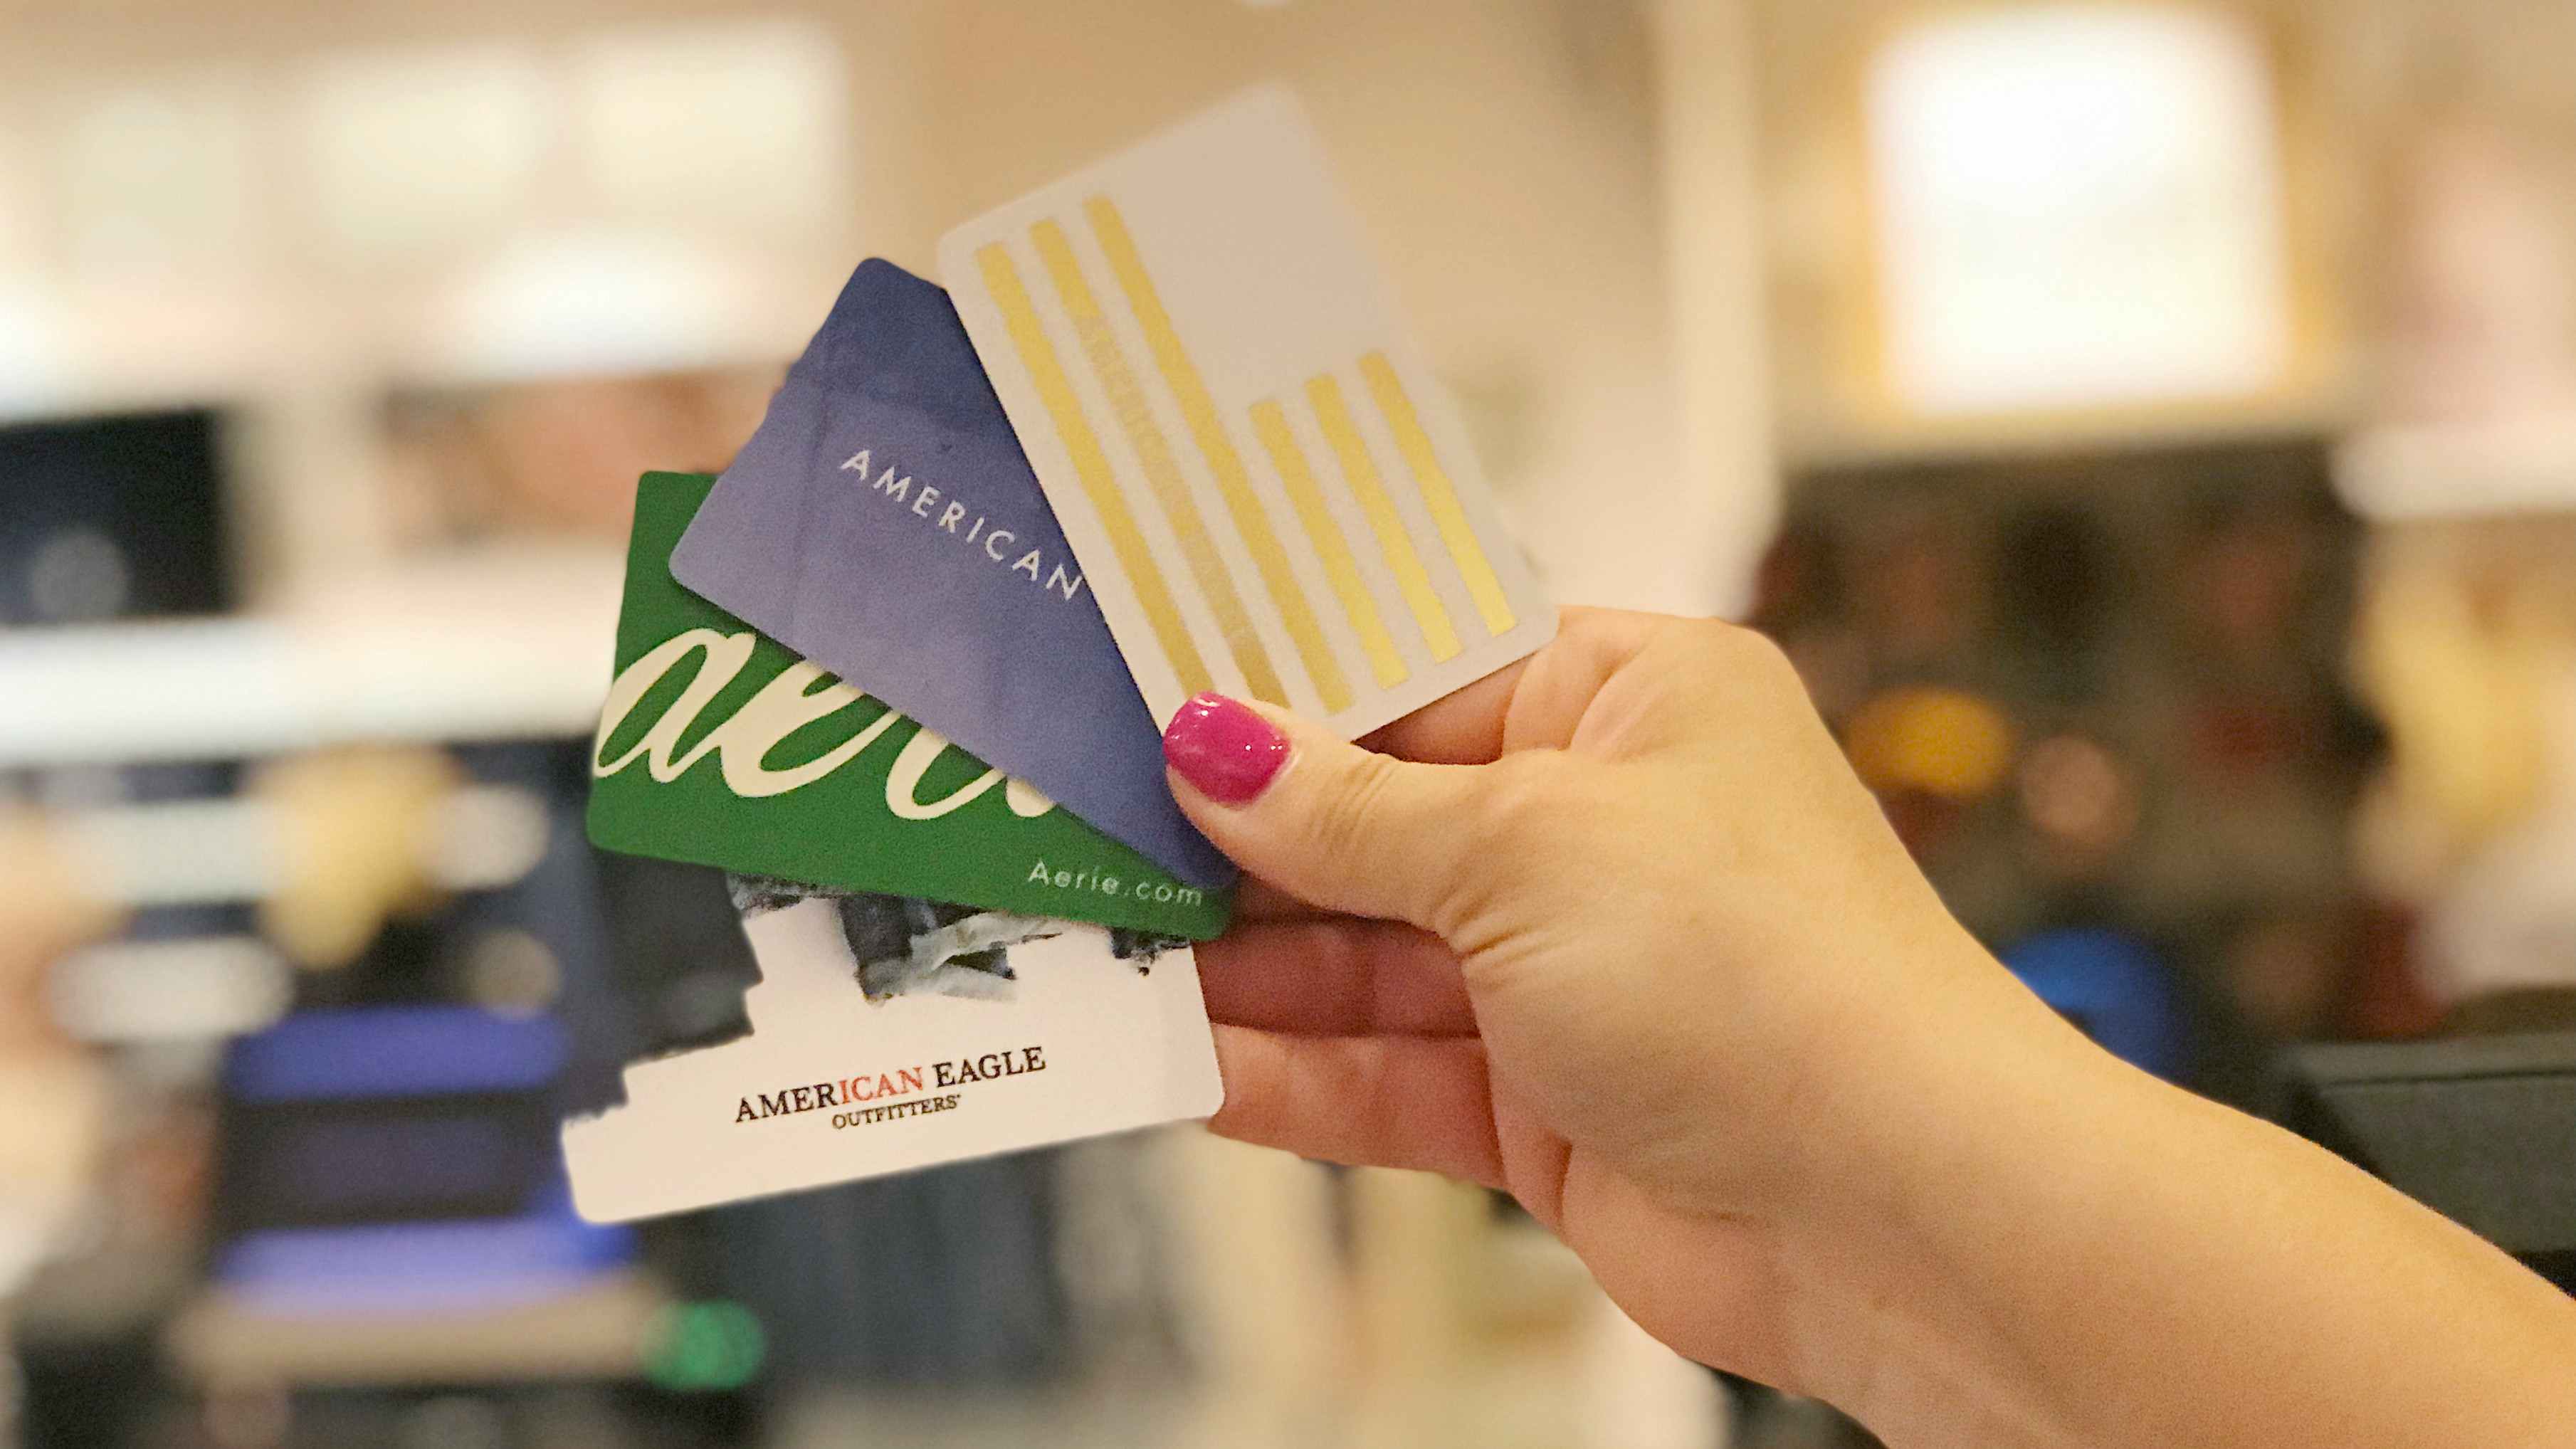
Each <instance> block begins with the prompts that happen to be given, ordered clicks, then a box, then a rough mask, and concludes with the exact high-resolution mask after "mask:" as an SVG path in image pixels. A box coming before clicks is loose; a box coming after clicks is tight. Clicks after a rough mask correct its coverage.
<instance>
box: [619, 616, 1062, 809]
mask: <svg viewBox="0 0 2576 1449" xmlns="http://www.w3.org/2000/svg"><path fill="white" fill-rule="evenodd" d="M757 642H758V641H757V639H756V637H755V636H754V635H753V634H752V633H750V632H749V631H748V630H746V631H744V632H742V633H739V634H727V633H724V632H723V631H721V630H717V629H691V630H688V631H687V632H685V633H680V634H675V635H673V636H671V637H670V638H668V639H665V640H663V641H662V642H661V643H660V644H659V645H656V646H655V647H654V648H652V649H651V650H648V651H647V652H646V653H645V654H644V656H643V657H642V658H640V659H637V660H636V661H635V662H634V663H632V664H629V665H627V666H626V668H625V669H624V670H622V671H620V672H619V674H618V676H617V682H616V683H614V684H612V685H610V686H609V688H608V702H607V704H606V705H605V706H603V707H602V708H601V710H600V712H599V738H598V740H597V741H596V742H594V743H593V745H592V746H591V763H590V772H591V774H592V775H593V776H594V777H595V778H598V779H603V780H604V779H606V778H608V777H609V776H611V775H614V774H616V773H617V772H619V771H620V770H624V769H626V768H627V767H628V766H630V765H633V764H634V763H635V762H636V761H637V760H639V759H640V760H642V761H644V768H645V769H646V771H647V772H649V773H650V774H651V775H652V777H653V778H654V779H655V780H656V781H658V782H660V783H662V784H665V785H667V784H669V783H671V782H672V781H673V780H676V779H678V778H680V777H681V776H682V775H685V774H687V773H688V772H689V769H690V767H691V766H694V765H696V764H697V763H698V762H699V761H701V760H703V759H705V758H706V757H707V756H709V755H713V756H715V757H716V764H717V768H718V769H720V770H721V771H722V772H723V774H724V782H725V788H726V789H728V790H731V791H732V792H733V793H734V794H736V795H738V796H741V797H742V798H743V799H746V800H759V799H765V798H767V797H769V796H772V795H784V794H786V793H787V792H788V791H790V790H797V789H802V788H804V787H805V786H807V785H810V784H812V783H814V782H815V781H817V780H820V779H822V778H823V777H824V776H826V775H829V774H831V773H832V772H833V771H835V770H837V769H839V768H841V767H842V766H843V765H846V764H848V763H849V762H850V761H852V760H854V759H857V758H858V757H859V755H860V754H861V753H863V752H864V751H865V750H866V749H867V748H868V746H870V745H872V744H875V743H876V742H877V740H878V738H879V737H880V736H882V735H884V734H885V732H886V731H888V730H890V729H892V728H894V727H895V725H896V723H897V722H899V721H900V720H902V719H903V716H902V715H900V714H897V713H895V712H894V711H893V710H891V709H889V710H887V711H886V712H884V713H883V714H880V715H878V716H877V717H876V718H875V719H872V720H870V721H868V723H867V725H866V727H865V728H862V729H861V730H859V731H858V732H857V733H856V734H853V735H851V736H850V737H849V738H848V739H846V740H843V741H842V742H841V743H840V744H838V745H835V746H833V747H832V748H831V749H829V750H826V751H824V752H823V753H822V754H820V755H817V756H816V757H814V758H813V759H811V760H808V761H806V762H805V763H803V764H801V765H794V766H790V767H788V768H786V769H779V770H774V769H771V768H770V767H769V755H770V752H771V751H773V750H775V749H777V748H778V744H779V741H781V740H784V739H786V738H787V737H788V736H789V735H792V734H794V733H796V732H797V731H798V730H800V729H803V728H804V727H805V726H807V725H809V724H812V723H814V722H815V721H816V720H819V719H823V718H825V717H826V716H829V715H831V714H833V713H835V712H836V711H839V710H843V709H846V708H848V707H849V706H851V705H853V704H856V703H858V702H859V701H860V700H862V699H865V698H867V696H866V695H864V694H861V693H860V692H859V691H857V690H855V689H853V688H851V687H850V686H848V685H846V684H843V683H841V682H840V681H838V680H835V679H831V677H830V676H828V675H826V674H825V673H824V672H823V671H822V670H820V669H818V668H816V667H815V666H814V665H812V664H809V663H807V662H805V661H804V660H801V659H800V660H798V661H796V662H795V663H793V664H790V665H788V666H787V667H786V668H785V669H782V670H780V671H779V672H778V677H777V678H775V679H772V680H770V681H769V682H768V683H767V684H765V685H762V686H761V688H760V692H759V693H757V694H755V695H753V696H752V697H751V698H750V699H748V700H746V701H744V702H743V706H742V708H740V709H738V710H735V711H734V712H733V716H732V718H730V719H727V720H725V721H723V722H722V723H720V724H718V725H717V726H716V727H715V728H713V729H711V730H709V731H707V733H706V735H705V736H704V737H703V738H701V739H699V740H698V742H697V743H696V744H693V745H691V746H689V748H688V750H687V751H686V752H685V753H682V752H681V751H680V740H681V739H682V738H683V737H684V736H686V735H687V734H688V733H689V730H690V728H691V726H693V725H695V724H696V723H697V719H698V715H699V714H700V713H701V712H703V711H704V710H705V709H706V707H707V703H708V701H710V700H712V699H714V698H715V697H716V696H717V695H719V694H721V693H723V692H724V688H725V686H726V685H728V684H731V683H732V682H733V680H734V677H735V676H736V675H738V674H740V673H741V672H742V669H743V666H744V665H745V664H747V663H749V662H750V661H751V654H752V648H753V646H754V645H755V644H756V643H757ZM700 653H703V654H704V655H705V656H706V658H705V661H704V662H703V663H701V664H700V665H699V666H698V672H697V675H696V677H695V678H692V679H691V680H690V681H689V684H688V687H687V688H686V689H684V690H682V691H681V692H680V697H679V698H678V699H677V700H675V701H673V702H672V705H671V707H670V708H669V709H668V710H665V711H664V712H663V714H662V717H661V718H660V719H658V720H656V721H654V722H653V726H652V728H650V729H648V730H646V731H645V732H644V735H643V738H641V739H639V740H637V741H636V742H635V743H634V744H632V745H629V746H628V747H627V748H626V751H625V753H623V754H621V755H619V756H618V757H617V758H616V759H613V760H609V759H603V758H601V757H602V756H603V755H605V754H606V753H607V751H608V742H609V741H610V740H611V739H613V738H615V737H616V735H617V732H618V730H619V729H620V728H621V727H622V726H623V725H624V724H625V723H626V717H627V716H628V715H630V714H632V713H633V712H634V710H635V706H636V705H637V704H638V703H639V702H641V701H642V700H643V698H644V696H645V695H647V694H650V693H651V692H652V690H653V686H654V685H656V684H658V683H660V682H661V680H662V677H663V676H664V675H666V674H668V673H670V672H671V671H672V670H673V669H676V668H678V667H679V665H680V663H681V661H683V660H686V659H688V658H689V657H690V656H692V655H695V654H700ZM827 681H828V682H827ZM818 686H819V687H818ZM948 748H949V744H948V741H947V740H945V739H942V738H941V737H940V736H938V735H937V734H935V733H933V732H931V731H930V730H927V729H923V730H917V731H915V732H914V733H913V736H912V738H911V739H910V740H908V741H906V742H905V743H904V747H903V749H902V750H901V751H899V752H898V753H897V754H896V755H895V757H894V763H893V765H892V766H891V767H890V768H888V769H887V771H886V786H885V801H886V809H887V810H888V811H890V812H892V813H893V815H894V816H895V818H896V819H898V820H936V819H938V818H939V817H941V816H943V815H947V814H950V813H951V812H954V811H957V810H961V809H963V808H965V807H966V806H967V805H969V804H972V803H973V802H974V801H976V800H977V799H979V798H981V797H982V796H983V795H984V794H985V793H986V792H988V791H990V790H991V789H992V788H993V787H994V786H995V785H1001V786H1002V787H1003V789H1002V798H1003V799H1004V800H1005V801H1006V802H1007V803H1008V804H1009V805H1010V807H1011V813H1012V814H1014V815H1017V816H1019V817H1020V818H1022V819H1024V820H1034V819H1036V818H1037V817H1038V816H1041V815H1044V814H1046V813H1047V812H1048V811H1050V810H1053V809H1054V808H1055V802H1054V801H1052V800H1050V799H1048V798H1047V797H1046V796H1045V795H1043V794H1040V793H1039V792H1038V791H1037V790H1036V789H1035V788H1033V787H1031V786H1029V785H1028V784H1026V783H1024V782H1022V781H1019V780H1012V779H1009V778H1008V777H1006V776H1004V775H1003V773H1002V772H1001V771H999V770H986V771H985V772H984V773H983V774H981V775H978V776H976V777H975V779H974V780H972V781H970V782H969V783H967V784H965V785H963V786H960V787H959V788H958V789H956V790H954V791H952V792H950V793H949V794H946V795H943V796H941V797H940V798H938V799H936V800H928V801H925V800H923V799H921V798H920V789H921V781H922V777H923V776H925V775H927V774H929V773H930V767H931V766H932V765H933V764H934V763H936V762H937V761H938V759H939V756H940V755H941V753H943V752H944V751H946V750H947V749H948Z"/></svg>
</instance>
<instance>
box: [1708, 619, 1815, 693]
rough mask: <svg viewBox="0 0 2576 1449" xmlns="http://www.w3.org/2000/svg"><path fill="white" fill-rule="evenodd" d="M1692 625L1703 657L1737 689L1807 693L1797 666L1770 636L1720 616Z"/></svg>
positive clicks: (1719, 674) (1720, 675) (1721, 676)
mask: <svg viewBox="0 0 2576 1449" xmlns="http://www.w3.org/2000/svg"><path fill="white" fill-rule="evenodd" d="M1689 627H1690V628H1691V629H1693V630H1694V631H1695V632H1696V634H1697V636H1698V637H1697V638H1696V639H1695V640H1694V643H1695V644H1696V646H1697V649H1698V652H1699V654H1700V657H1701V658H1702V659H1704V660H1705V661H1706V662H1707V664H1708V666H1709V667H1710V668H1711V669H1712V670H1713V671H1714V672H1715V673H1716V674H1717V675H1718V676H1719V677H1720V678H1722V679H1724V680H1725V681H1726V682H1727V683H1728V684H1729V685H1731V686H1733V687H1734V688H1737V689H1747V688H1749V689H1753V690H1758V691H1761V692H1763V693H1767V694H1778V693H1795V694H1797V695H1799V696H1800V697H1803V696H1804V695H1805V693H1806V688H1805V686H1804V685H1803V684H1801V683H1800V682H1799V679H1798V667H1797V665H1796V664H1795V663H1793V662H1791V660H1790V658H1789V655H1788V651H1786V650H1784V649H1782V648H1781V647H1780V645H1779V643H1778V641H1776V640H1774V639H1773V638H1772V637H1771V636H1770V635H1768V634H1764V633H1761V632H1760V631H1758V630H1753V629H1747V628H1745V627H1744V626H1742V625H1740V624H1729V623H1726V622H1724V621H1722V620H1717V619H1702V620H1693V621H1691V623H1690V625H1689Z"/></svg>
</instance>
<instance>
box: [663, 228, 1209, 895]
mask: <svg viewBox="0 0 2576 1449" xmlns="http://www.w3.org/2000/svg"><path fill="white" fill-rule="evenodd" d="M671 573H672V576H673V577H675V578H677V579H678V580H679V581H680V582H681V583H682V584H683V585H685V586H687V587H688V588H690V589H693V590H695V591H696V592H698V593H699V594H702V595H704V596H705V597H707V598H708V599H710V600H712V601H713V602H715V603H716V604H717V605H719V606H721V607H722V608H724V609H725V610H726V611H727V612H729V613H731V614H734V615H736V616H737V617H739V618H741V619H743V620H745V621H746V622H748V623H750V624H751V625H752V626H753V627H755V628H757V629H759V630H761V631H762V632H763V633H765V634H768V635H769V636H770V637H771V638H774V639H776V640H777V641H778V642H780V643H782V644H784V645H786V646H787V647H788V648H790V649H793V650H795V651H796V652H797V653H799V654H802V655H804V656H805V657H806V658H808V659H811V660H813V661H814V662H815V663H816V664H819V665H821V666H822V667H823V668H825V669H828V670H831V671H832V672H833V673H835V674H838V675H840V676H841V677H843V678H844V679H847V680H848V681H849V682H850V683H851V684H853V685H855V686H857V687H858V688H860V689H864V690H866V691H867V692H868V693H869V694H872V695H874V696H876V697H877V698H879V699H882V700H884V701H885V702H886V703H888V704H890V705H892V706H893V707H894V708H896V709H898V710H901V711H903V712H904V713H905V714H908V715H910V716H912V717H913V718H914V719H917V720H919V721H921V723H922V725H923V726H924V727H926V728H928V729H932V730H936V731H938V732H939V733H940V734H942V735H944V736H946V737H947V738H948V739H949V740H951V741H953V742H954V743H956V744H957V745H958V746H959V747H961V748H963V749H965V750H966V751H967V752H968V753H970V754H974V755H978V756H980V757H982V758H983V759H984V760H985V761H986V762H987V763H989V764H992V765H994V766H997V767H999V768H1000V769H1001V770H1003V771H1004V772H1005V773H1007V774H1010V775H1014V776H1017V777H1019V778H1020V779H1022V780H1025V781H1027V782H1028V783H1029V784H1031V785H1034V786H1036V787H1037V788H1038V789H1040V790H1043V791H1045V792H1046V793H1048V794H1049V795H1051V796H1053V797H1054V798H1055V799H1056V800H1057V801H1058V802H1059V803H1061V804H1063V805H1064V806H1065V807H1066V808H1067V809H1069V810H1071V811H1072V812H1073V813H1074V814H1076V815H1079V816H1081V817H1082V818H1083V819H1085V820H1087V821H1089V822H1091V823H1092V824H1093V825H1095V826H1097V827H1099V828H1100V829H1101V830H1102V831H1103V832H1105V833H1107V834H1109V835H1111V836H1114V837H1116V838H1117V839H1119V840H1121V841H1123V842H1125V843H1126V844H1128V845H1130V846H1132V847H1134V848H1135V849H1136V850H1137V851H1138V852H1139V853H1141V854H1143V855H1144V856H1146V857H1147V858H1149V859H1151V860H1152V861H1153V862H1154V863H1155V864H1156V865H1159V866H1161V867H1163V868H1164V869H1165V870H1168V871H1170V872H1171V873H1172V874H1174V875H1176V876H1178V877H1180V878H1181V879H1182V880H1184V881H1187V882H1189V883H1191V884H1193V885H1199V886H1207V887H1219V886H1223V885H1226V884H1229V883H1231V882H1232V880H1233V879H1234V867H1233V866H1232V865H1231V864H1229V863H1228V862H1227V861H1226V859H1225V858H1224V857H1223V856H1222V855H1219V854H1218V853H1217V851H1216V849H1215V847H1213V846H1211V845H1209V844H1208V843H1207V840H1206V838H1205V837H1203V836H1201V835H1200V834H1199V833H1198V831H1197V830H1196V829H1194V828H1193V827H1192V826H1191V825H1190V823H1189V820H1188V819H1187V817H1185V816H1183V815H1182V814H1181V812H1180V807H1179V806H1177V805H1175V804H1173V803H1172V794H1171V790H1170V788H1169V787H1168V786H1167V785H1166V784H1165V783H1164V779H1163V751H1162V740H1161V735H1160V732H1159V731H1157V730H1156V729H1155V727H1154V721H1153V717H1152V716H1151V715H1149V714H1148V713H1146V710H1145V700H1144V697H1143V696H1142V695H1140V694H1138V693H1137V691H1136V684H1135V681H1134V680H1133V679H1132V678H1131V677H1130V676H1129V674H1128V672H1127V665H1126V663H1125V661H1124V660H1122V659H1121V658H1120V657H1119V653H1118V645H1117V642H1116V641H1115V640H1113V639H1112V638H1111V637H1110V634H1109V626H1108V624H1107V623H1106V622H1105V621H1104V620H1103V619H1102V618H1101V615H1100V608H1099V606H1098V605H1097V604H1096V603H1094V602H1093V600H1092V597H1091V590H1090V588H1089V586H1088V585H1087V584H1085V582H1084V581H1083V577H1082V566H1081V565H1080V564H1079V563H1077V562H1076V561H1075V559H1074V556H1073V550H1072V549H1071V548H1070V547H1069V546H1067V545H1066V543H1065V540H1064V531H1063V530H1062V529H1060V528H1058V527H1057V526H1056V521H1055V515H1054V513H1052V512H1051V511H1049V509H1048V507H1047V502H1046V495H1045V494H1044V493H1043V492H1042V491H1041V490H1040V489H1039V487H1038V480H1037V475H1036V474H1035V473H1033V472H1031V471H1030V469H1029V464H1028V460H1027V458H1025V457H1024V456H1022V454H1021V452H1020V444H1019V439H1018V438H1017V437H1016V436H1015V435H1014V434H1013V433H1012V431H1011V423H1010V419H1009V418H1008V417H1006V416H1005V415H1004V414H1003V412H1002V404H1001V402H1000V400H999V399H997V398H996V397H995V396H994V395H993V388H992V385H991V384H990V383H988V382H987V381H985V378H984V368H983V364H982V363H980V362H978V361H977V360H976V357H975V348H974V346H973V344H972V343H970V342H968V341H967V340H966V330H965V328H964V327H963V326H962V325H960V324H959V322H958V320H957V312H956V309H955V308H953V307H951V306H950V305H949V302H948V294H947V293H946V292H943V291H941V290H940V289H939V288H938V287H936V286H934V285H932V284H931V283H929V282H925V281H923V280H922V279H920V278H919V277H916V276H913V275H912V274H911V273H909V272H906V271H904V270H903V269H902V268H900V267H897V266H895V265H894V264H892V263H890V262H884V261H876V260H870V261H866V262H862V263H860V264H859V269H858V271H857V272H856V273H854V274H853V275H852V276H851V278H850V281H849V285H848V286H846V287H844V288H842V290H841V296H840V300H839V301H838V302H836V303H834V304H833V306H832V315H831V316H830V317H829V318H827V319H825V321H824V323H823V330H822V331H820V332H818V333H816V334H815V336H814V340H813V342H812V343H810V344H808V345H807V347H806V349H805V355H804V356H803V357H801V358H799V359H797V362H796V365H795V366H794V367H792V368H790V369H789V371H788V374H787V382H786V384H785V385H784V386H783V387H781V388H780V389H779V392H778V395H777V397H775V398H774V399H772V400H771V402H770V404H769V415H768V417H767V418H766V419H764V420H763V421H762V422H761V425H760V430H759V431H758V432H756V433H754V434H753V435H752V438H751V441H750V443H749V444H747V445H746V446H745V447H744V448H743V450H742V454H741V456H740V457H738V458H736V459H735V460H734V464H733V466H732V467H730V468H728V469H726V470H725V472H724V475H723V477H722V478H720V479H719V480H718V481H717V483H716V487H715V492H714V493H713V495H711V496H710V497H709V498H708V499H707V502H706V505H705V506H704V507H702V508H701V509H699V510H698V516H697V521H696V522H695V523H693V524H692V525H690V528H689V531H688V533H687V534H686V535H685V536H684V537H682V539H681V540H680V546H679V548H678V550H677V551H675V552H674V553H673V554H672V555H671Z"/></svg>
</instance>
